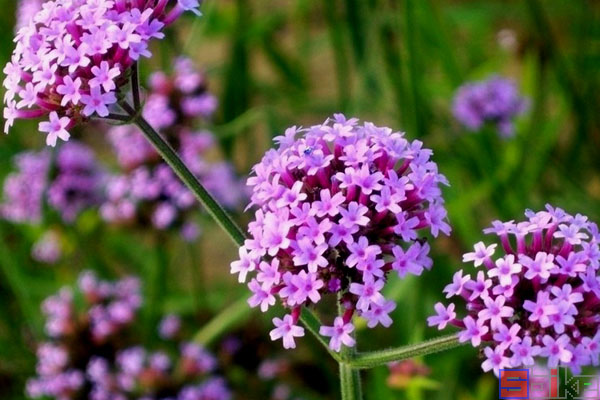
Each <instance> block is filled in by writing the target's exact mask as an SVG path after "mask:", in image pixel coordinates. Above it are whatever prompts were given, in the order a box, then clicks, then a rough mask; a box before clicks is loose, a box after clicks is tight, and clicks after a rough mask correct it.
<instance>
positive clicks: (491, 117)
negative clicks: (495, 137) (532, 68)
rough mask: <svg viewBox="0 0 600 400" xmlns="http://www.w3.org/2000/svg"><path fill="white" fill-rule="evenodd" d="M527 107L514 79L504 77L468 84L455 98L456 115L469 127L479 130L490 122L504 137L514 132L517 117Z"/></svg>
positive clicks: (459, 89) (460, 89) (459, 90)
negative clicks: (514, 122)
mask: <svg viewBox="0 0 600 400" xmlns="http://www.w3.org/2000/svg"><path fill="white" fill-rule="evenodd" d="M526 109H527V101H526V100H525V99H524V98H523V97H522V96H521V95H520V94H519V91H518V89H517V87H516V85H515V84H514V82H512V81H510V80H508V79H504V78H500V77H492V78H489V79H487V80H485V81H479V82H470V83H466V84H464V85H463V86H461V87H460V88H458V90H457V92H456V95H455V96H454V101H453V112H454V117H455V118H456V119H457V120H458V121H459V122H460V123H461V124H463V125H464V126H465V127H466V128H467V129H468V130H470V131H478V130H480V129H481V128H482V127H483V125H484V124H487V123H489V124H493V125H495V126H496V128H497V129H498V131H499V132H500V135H501V136H503V137H510V136H512V135H513V134H514V126H513V121H514V119H515V118H516V117H517V116H519V115H520V114H522V113H523V112H525V110H526Z"/></svg>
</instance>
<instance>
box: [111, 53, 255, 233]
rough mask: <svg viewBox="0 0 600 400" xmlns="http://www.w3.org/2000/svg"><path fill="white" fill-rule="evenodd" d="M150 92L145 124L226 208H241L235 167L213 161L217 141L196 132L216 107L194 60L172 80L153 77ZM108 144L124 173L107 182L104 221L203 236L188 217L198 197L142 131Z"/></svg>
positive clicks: (126, 129) (120, 134)
mask: <svg viewBox="0 0 600 400" xmlns="http://www.w3.org/2000/svg"><path fill="white" fill-rule="evenodd" d="M149 88H150V93H149V95H148V99H147V102H146V104H145V106H144V109H143V114H144V116H145V118H146V119H147V120H148V121H149V123H150V124H151V125H152V126H153V127H154V128H155V129H157V130H158V131H159V132H160V133H161V134H162V135H163V136H164V138H165V139H166V140H167V141H168V142H169V143H170V144H171V145H172V146H173V147H174V148H176V149H178V150H179V153H180V154H181V157H182V159H183V161H184V162H185V163H186V165H187V166H188V167H189V168H190V170H191V171H192V172H193V173H194V174H196V176H197V177H198V179H199V180H200V181H201V182H202V184H203V185H204V186H205V187H206V188H207V189H208V190H209V191H210V192H211V193H212V194H214V195H215V197H216V198H217V199H218V200H219V202H220V203H221V204H223V205H224V206H226V207H229V208H234V207H236V206H238V205H239V204H240V203H241V201H242V198H243V197H244V191H243V188H242V184H241V182H240V180H239V179H238V178H237V177H236V175H235V172H234V169H233V167H232V166H231V164H229V163H227V162H225V161H216V162H213V161H209V160H210V159H211V158H214V154H216V153H218V151H217V146H216V141H215V138H214V136H213V135H212V134H211V133H210V132H208V131H204V130H201V131H196V130H195V129H196V128H197V126H198V125H199V123H201V122H202V121H204V120H206V119H208V118H210V117H211V115H212V114H213V113H214V111H215V109H216V106H217V102H216V98H215V97H214V96H213V95H212V94H211V93H209V92H208V91H207V86H206V80H205V77H204V75H203V74H202V73H200V72H199V71H197V70H196V69H195V68H194V66H193V64H192V62H191V60H189V59H187V58H179V59H177V60H176V61H175V64H174V71H173V74H172V75H167V74H165V73H164V72H157V73H154V74H153V75H152V76H151V77H150V84H149ZM109 138H110V140H111V144H112V146H113V148H114V150H115V151H116V153H117V158H118V161H119V164H120V165H121V166H122V167H123V168H124V169H125V172H123V173H122V174H119V175H115V176H113V177H112V178H111V179H109V181H108V184H107V201H106V202H105V204H104V205H103V206H102V210H101V211H102V215H103V217H104V218H105V219H106V220H107V221H110V222H118V223H124V222H131V221H136V220H137V221H141V222H142V223H143V224H145V222H146V221H150V222H151V223H152V225H153V226H154V227H155V228H157V229H167V228H170V227H173V226H178V227H181V228H182V235H183V236H184V238H186V239H193V238H194V236H196V235H197V232H198V229H194V224H193V222H191V221H189V218H188V217H189V215H188V214H189V213H188V211H190V210H191V209H193V208H195V205H196V203H195V198H194V197H193V194H192V193H191V192H190V191H189V190H188V189H187V188H186V187H185V186H184V185H183V184H181V183H180V180H179V178H177V176H176V175H175V174H174V173H173V172H172V171H171V170H170V168H169V167H167V166H166V165H165V164H163V163H161V159H160V157H159V155H158V154H157V153H156V151H155V150H154V148H152V146H151V145H150V144H149V143H148V142H147V140H146V139H145V138H144V137H143V135H142V133H141V132H140V131H139V130H138V128H137V127H135V126H133V125H124V126H118V127H115V128H112V129H111V130H110V131H109Z"/></svg>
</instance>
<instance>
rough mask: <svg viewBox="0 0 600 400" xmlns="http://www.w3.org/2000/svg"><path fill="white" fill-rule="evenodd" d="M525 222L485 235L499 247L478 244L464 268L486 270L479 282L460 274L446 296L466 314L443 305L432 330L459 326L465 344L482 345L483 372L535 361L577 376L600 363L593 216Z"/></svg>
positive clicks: (559, 214) (539, 215)
mask: <svg viewBox="0 0 600 400" xmlns="http://www.w3.org/2000/svg"><path fill="white" fill-rule="evenodd" d="M525 215H526V217H527V220H526V221H522V222H514V221H509V222H500V221H495V222H494V223H493V224H492V227H491V228H488V229H486V230H484V232H485V233H487V234H494V235H497V236H498V238H499V242H500V248H501V249H502V254H501V255H495V254H497V253H496V251H497V248H498V244H496V243H494V244H491V245H489V246H486V245H485V244H484V243H483V242H479V243H477V244H476V245H475V249H474V250H475V251H474V252H471V253H467V254H465V255H464V256H463V261H464V262H473V263H474V264H475V266H476V267H479V266H482V265H483V267H484V270H482V271H479V272H478V273H477V276H476V277H475V278H471V275H468V274H467V275H464V273H463V271H462V270H461V271H458V272H456V274H454V278H453V282H452V283H451V284H449V285H448V286H446V288H445V289H444V292H445V293H446V294H447V296H446V297H448V298H450V297H454V296H457V297H461V298H463V300H464V301H465V302H466V313H467V315H466V316H464V317H462V318H459V317H457V314H456V312H455V305H454V303H451V304H449V305H448V306H447V307H446V306H444V305H443V304H442V303H437V304H436V305H435V309H436V312H437V315H435V316H432V317H429V319H428V322H429V325H430V326H438V328H439V329H443V328H445V327H446V325H447V324H451V325H455V326H458V327H460V328H461V329H462V330H461V332H460V335H459V340H460V341H461V342H466V341H470V342H471V344H472V345H473V346H475V347H478V346H479V345H480V344H481V343H482V342H487V343H489V346H486V347H485V348H484V350H483V351H484V354H485V358H486V359H485V361H484V362H483V364H482V367H483V369H484V370H485V371H489V370H494V372H495V373H496V374H498V370H499V369H501V368H511V367H521V366H532V365H533V364H534V362H535V361H534V359H535V357H543V358H546V359H547V364H548V366H549V367H550V368H555V367H556V366H557V365H558V364H559V363H560V364H561V365H564V366H568V367H570V368H571V369H572V370H573V371H574V372H575V373H579V371H580V369H581V367H583V366H587V365H598V363H599V357H600V329H599V328H600V279H599V278H598V276H597V275H598V269H599V268H600V249H599V243H600V233H599V232H598V226H597V225H596V224H595V223H593V222H590V221H588V218H587V217H585V216H583V215H581V214H577V215H575V216H572V215H569V214H567V213H566V212H564V211H563V210H561V209H560V208H553V207H551V206H547V207H546V210H545V211H540V212H533V211H529V210H528V211H527V212H526V213H525Z"/></svg>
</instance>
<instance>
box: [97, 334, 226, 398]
mask: <svg viewBox="0 0 600 400" xmlns="http://www.w3.org/2000/svg"><path fill="white" fill-rule="evenodd" d="M216 366H217V360H216V359H215V358H214V356H213V355H212V354H210V353H208V352H207V351H206V350H205V349H204V348H202V347H201V346H200V345H197V344H195V343H183V344H182V345H181V346H180V350H179V352H178V354H177V355H176V356H173V355H170V354H169V353H168V352H166V351H162V350H159V351H149V350H147V349H146V348H144V347H143V346H140V345H137V346H133V347H129V348H126V349H123V350H120V351H118V352H117V353H116V354H115V356H114V359H113V358H109V357H105V356H94V357H93V358H91V359H90V361H89V363H88V364H87V369H86V376H87V377H88V379H89V384H90V386H91V390H90V394H89V396H90V397H89V398H91V399H129V398H142V399H145V400H166V399H181V400H229V399H230V398H231V393H230V390H229V389H228V387H227V385H226V383H225V380H224V379H223V378H220V377H218V376H217V375H214V370H215V369H216ZM132 396H134V397H132Z"/></svg>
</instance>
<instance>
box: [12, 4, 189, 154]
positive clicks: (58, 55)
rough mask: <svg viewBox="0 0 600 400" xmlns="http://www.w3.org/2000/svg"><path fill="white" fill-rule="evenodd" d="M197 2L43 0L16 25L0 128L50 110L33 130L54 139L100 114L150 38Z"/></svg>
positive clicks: (143, 53) (146, 52)
mask: <svg viewBox="0 0 600 400" xmlns="http://www.w3.org/2000/svg"><path fill="white" fill-rule="evenodd" d="M198 6H199V3H198V1H194V0H179V1H177V2H176V1H174V0H151V1H123V0H114V1H113V0H61V1H46V2H45V3H44V4H43V6H42V7H41V9H40V10H39V11H37V12H36V13H35V14H34V15H33V17H32V18H30V19H29V21H28V22H26V23H25V22H23V26H22V27H21V28H20V29H19V30H18V31H17V34H16V37H15V42H16V46H15V50H14V51H13V54H12V57H11V60H10V61H9V62H8V64H7V65H6V67H5V68H4V73H5V75H6V78H5V79H4V87H5V88H6V93H5V96H4V104H5V108H4V119H5V120H6V123H5V126H4V131H5V132H6V133H8V130H9V129H10V127H11V126H12V125H13V122H14V120H15V119H18V118H39V117H43V116H49V119H50V121H49V122H42V123H40V131H41V132H46V133H47V143H48V145H50V146H54V145H55V144H56V139H57V138H60V139H62V140H67V139H68V138H69V134H68V130H69V129H70V128H71V127H73V126H74V125H75V124H77V123H79V122H82V121H85V120H87V119H88V118H90V117H92V116H99V117H105V116H107V115H108V113H109V108H110V107H112V106H113V105H114V104H115V103H116V102H117V92H118V91H119V89H120V88H121V87H122V86H123V85H124V84H126V83H127V80H128V71H129V69H130V67H131V66H132V65H134V63H135V62H136V61H137V60H138V59H139V58H140V57H142V56H143V57H149V56H150V55H151V54H150V51H149V50H148V46H149V43H150V41H151V40H152V39H153V38H157V39H162V38H163V37H164V33H163V32H162V31H163V29H164V28H165V26H166V25H168V24H170V23H172V22H173V21H174V20H175V19H176V18H177V17H179V16H180V15H181V13H182V12H183V11H184V10H189V11H193V12H196V13H197V12H198V10H197V7H198Z"/></svg>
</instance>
